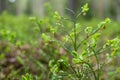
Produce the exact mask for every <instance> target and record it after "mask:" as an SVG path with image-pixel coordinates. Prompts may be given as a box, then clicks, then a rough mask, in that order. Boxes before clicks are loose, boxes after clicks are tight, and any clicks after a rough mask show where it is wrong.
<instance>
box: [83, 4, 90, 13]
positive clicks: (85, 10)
mask: <svg viewBox="0 0 120 80" xmlns="http://www.w3.org/2000/svg"><path fill="white" fill-rule="evenodd" d="M88 10H89V7H88V3H86V4H85V5H84V6H83V7H82V12H87V11H88Z"/></svg>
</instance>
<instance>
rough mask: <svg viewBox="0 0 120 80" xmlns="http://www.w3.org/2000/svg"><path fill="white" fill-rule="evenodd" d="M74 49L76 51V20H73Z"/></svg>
mask: <svg viewBox="0 0 120 80" xmlns="http://www.w3.org/2000/svg"><path fill="white" fill-rule="evenodd" d="M74 50H75V51H77V33H76V20H74Z"/></svg>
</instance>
